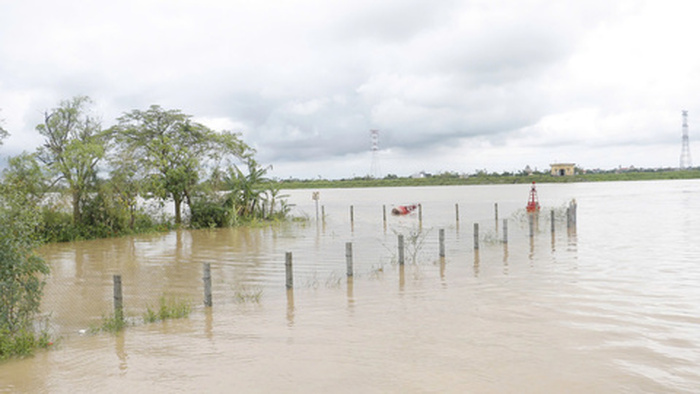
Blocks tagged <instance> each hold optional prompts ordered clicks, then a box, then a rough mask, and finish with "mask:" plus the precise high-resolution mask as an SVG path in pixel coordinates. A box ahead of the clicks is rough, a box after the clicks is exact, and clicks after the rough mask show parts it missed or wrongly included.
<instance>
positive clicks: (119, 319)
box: [90, 313, 129, 334]
mask: <svg viewBox="0 0 700 394" xmlns="http://www.w3.org/2000/svg"><path fill="white" fill-rule="evenodd" d="M128 325H129V322H128V321H127V320H126V318H125V317H124V314H123V313H115V314H114V315H113V316H102V321H101V322H100V324H99V325H97V326H92V327H90V332H91V333H93V334H96V333H98V332H110V333H117V332H119V331H121V330H123V329H124V328H125V327H126V326H128Z"/></svg>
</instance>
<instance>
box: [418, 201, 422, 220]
mask: <svg viewBox="0 0 700 394" xmlns="http://www.w3.org/2000/svg"><path fill="white" fill-rule="evenodd" d="M418 221H419V222H421V223H422V222H423V204H418Z"/></svg>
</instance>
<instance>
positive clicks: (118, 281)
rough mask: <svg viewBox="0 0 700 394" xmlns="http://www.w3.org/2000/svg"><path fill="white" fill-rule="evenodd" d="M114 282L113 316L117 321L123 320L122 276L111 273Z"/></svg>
mask: <svg viewBox="0 0 700 394" xmlns="http://www.w3.org/2000/svg"><path fill="white" fill-rule="evenodd" d="M112 281H113V282H114V318H115V319H116V320H118V321H121V320H124V299H123V298H122V276H121V275H113V276H112Z"/></svg>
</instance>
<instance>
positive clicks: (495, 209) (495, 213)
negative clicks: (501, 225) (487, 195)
mask: <svg viewBox="0 0 700 394" xmlns="http://www.w3.org/2000/svg"><path fill="white" fill-rule="evenodd" d="M493 214H494V216H495V219H496V224H498V203H497V202H495V203H493Z"/></svg>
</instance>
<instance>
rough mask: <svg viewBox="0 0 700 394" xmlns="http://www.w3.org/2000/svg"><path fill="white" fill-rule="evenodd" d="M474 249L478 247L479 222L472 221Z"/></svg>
mask: <svg viewBox="0 0 700 394" xmlns="http://www.w3.org/2000/svg"><path fill="white" fill-rule="evenodd" d="M474 249H475V250H476V249H479V223H474Z"/></svg>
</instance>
